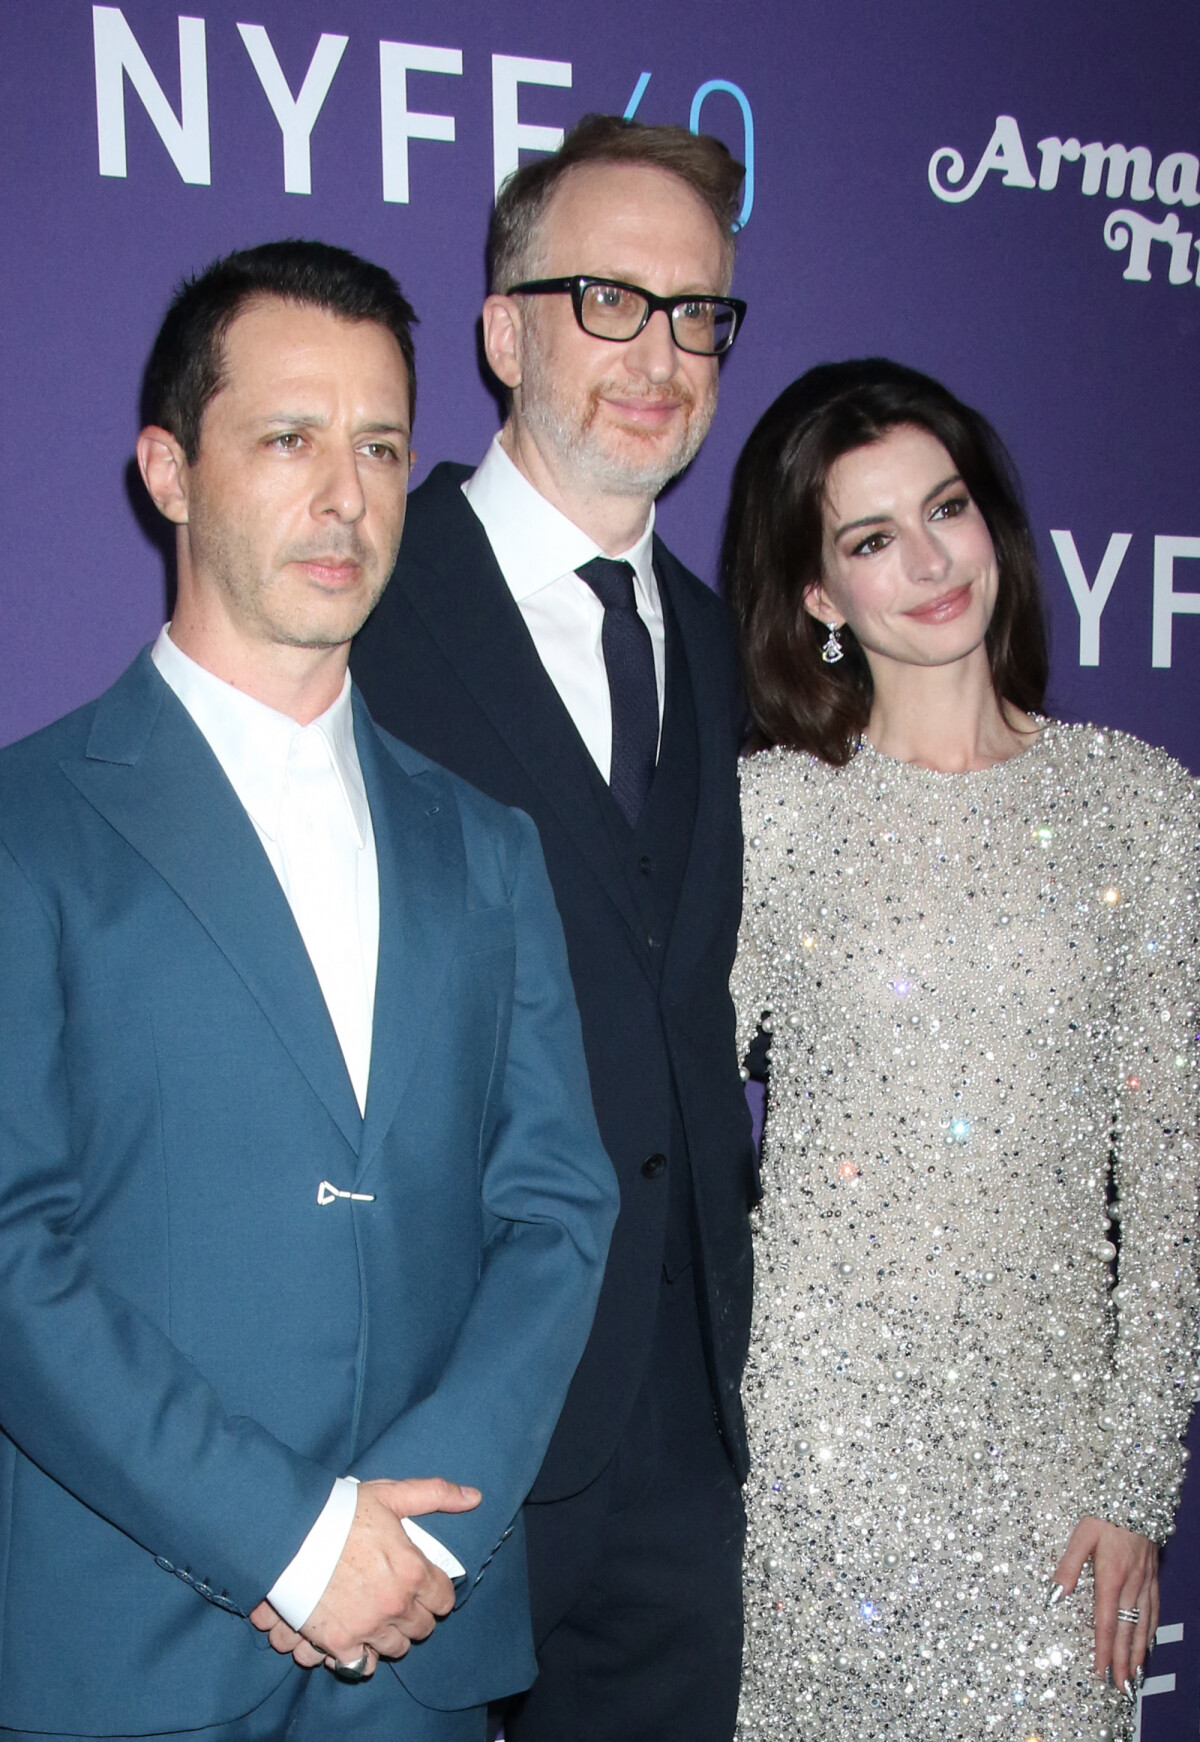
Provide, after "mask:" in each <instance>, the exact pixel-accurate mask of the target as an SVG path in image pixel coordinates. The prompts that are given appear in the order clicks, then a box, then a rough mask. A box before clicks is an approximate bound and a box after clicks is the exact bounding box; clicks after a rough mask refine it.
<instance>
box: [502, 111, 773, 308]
mask: <svg viewBox="0 0 1200 1742" xmlns="http://www.w3.org/2000/svg"><path fill="white" fill-rule="evenodd" d="M583 164H617V165H620V164H638V165H642V166H645V167H648V168H650V169H662V170H666V171H667V172H668V173H669V174H670V175H677V176H678V177H679V179H680V181H683V182H686V183H687V185H688V187H690V188H691V189H692V190H693V192H694V193H696V194H698V195H699V196H700V198H701V199H702V200H703V201H704V204H705V205H706V206H707V207H708V209H709V211H710V212H711V213H712V215H713V219H714V221H715V223H716V225H717V228H718V230H719V231H720V233H721V244H722V248H723V250H724V254H725V266H726V279H727V282H728V280H729V279H732V277H733V256H734V248H735V242H734V223H735V220H736V218H737V214H738V196H739V191H740V189H741V185H742V178H743V176H744V175H745V173H746V172H745V170H744V169H743V167H742V165H741V164H740V163H738V162H737V160H736V158H734V157H733V156H732V155H731V153H730V152H729V151H728V149H727V148H726V147H725V146H724V145H722V144H721V141H720V140H719V139H713V138H712V137H711V136H710V135H709V134H706V133H690V132H689V131H688V129H687V128H686V127H650V126H647V125H645V124H644V123H643V122H641V121H626V120H624V119H623V118H622V117H621V116H619V115H585V116H584V117H583V119H582V120H581V121H577V122H576V123H575V125H574V127H572V128H571V131H570V132H569V133H568V134H567V136H566V138H565V139H564V140H563V142H562V144H561V146H560V147H559V149H558V150H557V151H556V152H555V153H554V154H553V156H551V157H540V158H538V159H537V160H536V161H535V162H533V163H526V164H523V165H522V166H521V168H520V169H514V170H513V172H512V174H511V175H510V176H509V177H508V179H507V180H506V181H505V182H504V184H503V186H502V187H501V189H500V193H499V195H498V197H497V199H496V207H495V210H494V211H493V213H492V221H491V225H490V227H489V229H488V272H489V278H490V282H491V288H492V290H493V292H498V293H499V294H501V295H503V294H504V293H505V292H507V291H508V290H510V289H511V288H512V286H513V285H514V284H520V283H521V281H522V280H523V279H527V278H532V277H534V276H535V275H536V274H537V271H538V269H539V264H540V263H539V260H538V239H539V238H538V229H539V226H540V224H541V222H542V219H543V218H544V216H545V213H546V208H547V206H548V205H549V203H550V198H551V195H552V194H553V192H554V190H555V188H556V187H557V186H558V184H559V182H560V181H561V180H562V179H563V177H564V176H565V175H569V174H570V172H571V171H572V170H573V169H578V168H579V167H580V166H581V165H583ZM726 288H727V285H726Z"/></svg>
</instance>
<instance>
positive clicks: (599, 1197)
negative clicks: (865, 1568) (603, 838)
mask: <svg viewBox="0 0 1200 1742" xmlns="http://www.w3.org/2000/svg"><path fill="white" fill-rule="evenodd" d="M411 318H412V312H411V310H410V309H409V307H408V305H407V303H405V301H404V299H403V297H402V296H401V294H400V292H399V289H398V287H397V286H396V285H395V283H394V281H393V280H392V279H391V278H390V277H389V275H388V274H386V273H385V272H382V271H381V270H380V269H378V268H376V267H373V266H370V265H368V264H367V263H365V262H363V261H360V260H358V259H356V258H355V257H354V256H353V255H350V254H346V253H345V252H343V251H341V250H338V249H331V248H327V247H324V246H322V245H319V244H315V243H279V244H270V245H268V246H266V247H263V248H259V249H253V250H249V251H247V252H245V253H243V254H239V255H232V256H229V257H228V258H227V259H226V260H224V261H219V262H217V263H216V265H215V266H213V267H211V268H210V269H209V270H208V272H206V273H204V274H203V275H201V277H200V278H198V279H197V280H195V281H193V282H192V283H191V284H189V285H186V286H185V287H184V288H183V289H182V290H181V292H180V293H179V295H178V296H177V298H176V300H175V303H174V304H173V305H172V308H171V310H170V312H169V313H168V316H167V319H166V321H165V322H164V325H163V329H162V331H161V332H160V334H159V337H158V340H157V342H156V346H155V350H154V354H153V356H152V358H151V363H150V368H149V372H148V377H147V392H148V398H149V402H150V408H151V416H150V424H149V426H148V427H147V428H146V429H144V430H143V431H142V434H141V437H140V438H139V443H138V458H139V463H140V466H141V469H142V475H143V477H144V479H145V481H146V485H147V488H148V490H149V492H150V495H151V497H152V498H153V500H154V501H155V503H156V504H157V506H158V508H159V509H160V510H161V512H162V513H163V514H165V515H166V517H167V518H168V520H170V521H172V522H173V523H174V524H175V526H176V528H177V554H178V600H177V607H176V610H175V613H174V616H173V620H172V622H171V623H170V624H169V625H168V627H167V629H165V630H164V631H163V633H162V635H160V637H159V639H158V641H157V642H156V643H155V645H154V647H153V648H152V649H149V650H146V651H144V652H143V653H142V654H140V655H139V656H138V658H137V659H136V660H135V662H134V664H133V665H132V666H131V667H130V668H129V670H128V671H127V672H126V673H125V674H124V676H123V677H121V678H120V679H119V680H118V681H117V683H116V684H115V685H114V686H113V688H112V689H111V690H109V691H108V692H107V693H106V694H105V695H103V696H101V697H100V699H99V700H98V701H97V702H95V703H93V704H91V705H89V706H88V707H85V708H82V709H80V710H79V711H78V712H77V713H75V714H72V715H70V716H69V717H68V718H66V719H65V720H61V721H59V722H58V723H57V724H56V725H54V726H51V727H49V728H47V729H46V730H45V731H43V732H39V733H37V734H35V735H34V736H33V737H31V738H28V739H26V740H25V741H24V742H22V743H20V744H17V745H14V746H12V747H11V748H10V749H8V750H6V751H4V752H2V753H0V1349H2V1350H3V1357H2V1361H0V1736H5V1735H7V1736H8V1737H9V1738H10V1739H11V1738H12V1737H13V1736H16V1737H21V1738H28V1737H32V1736H45V1735H53V1736H58V1737H68V1738H81V1737H84V1736H87V1737H95V1736H164V1735H167V1734H175V1733H178V1732H180V1731H185V1732H187V1733H189V1734H196V1735H198V1736H201V1737H204V1738H206V1739H209V1742H267V1739H274V1738H283V1737H285V1736H286V1737H287V1738H289V1742H328V1739H329V1738H330V1737H332V1736H334V1735H336V1736H338V1737H346V1738H356V1739H361V1742H375V1739H376V1738H379V1739H382V1738H384V1737H387V1738H388V1739H389V1742H467V1739H471V1742H476V1739H481V1738H482V1736H483V1733H484V1708H485V1703H486V1701H487V1700H489V1699H491V1698H495V1697H496V1696H497V1695H500V1694H503V1693H506V1692H508V1691H511V1690H513V1689H516V1688H519V1687H521V1686H523V1685H526V1684H527V1683H528V1681H529V1680H530V1679H531V1677H532V1675H533V1667H534V1666H533V1656H532V1648H531V1644H530V1638H529V1623H528V1615H527V1599H526V1592H525V1568H524V1554H523V1548H522V1541H521V1535H520V1522H519V1509H520V1505H521V1502H522V1500H523V1498H524V1496H525V1494H526V1492H527V1490H528V1488H529V1487H530V1484H531V1483H532V1480H533V1478H534V1476H535V1474H536V1473H537V1469H538V1466H539V1463H540V1460H541V1457H542V1454H543V1452H544V1450H545V1446H546V1443H547V1441H548V1439H549V1436H550V1433H551V1431H552V1429H553V1427H554V1424H555V1420H556V1418H557V1415H558V1411H559V1408H560V1406H561V1403H562V1400H563V1397H564V1394H565V1392H566V1388H567V1384H568V1381H569V1379H570V1377H571V1373H572V1370H573V1368H574V1365H575V1363H576V1361H577V1359H578V1356H579V1353H580V1351H581V1349H582V1347H583V1344H584V1341H585V1339H586V1336H587V1332H588V1328H589V1325H590V1322H591V1317H592V1312H593V1308H594V1304H595V1299H596V1294H597V1291H598V1288H599V1285H600V1279H601V1273H602V1268H603V1262H604V1256H605V1252H606V1249H607V1244H608V1237H609V1232H610V1229H611V1226H612V1221H613V1217H614V1215H615V1209H616V1192H615V1186H614V1181H613V1176H612V1170H611V1167H610V1165H609V1163H608V1160H607V1157H606V1156H605V1154H604V1152H603V1150H602V1148H601V1146H600V1142H599V1138H598V1136H597V1133H596V1128H595V1123H594V1119H593V1116H592V1110H591V1101H590V1095H589V1090H588V1082H587V1075H586V1070H585V1067H584V1062H583V1055H582V1049H581V1043H580V1036H579V1024H578V1018H577V1015H576V1010H575V1005H574V1001H573V998H572V994H571V989H570V981H569V978H568V973H567V964H566V957H565V951H564V947H563V941H562V935H561V931H560V928H559V923H558V918H557V915H556V912H555V908H554V903H553V899H552V897H551V894H550V890H549V886H548V883H547V880H546V875H545V870H544V867H543V863H542V857H541V851H540V848H539V845H538V841H537V836H536V833H535V831H534V829H533V826H532V824H530V823H529V821H528V819H527V818H525V817H523V816H522V815H521V814H520V813H518V812H515V811H509V810H505V809H504V808H503V807H501V806H500V805H497V804H495V803H493V802H492V801H490V800H488V799H486V798H484V797H482V796H481V795H480V794H479V793H477V792H476V791H474V790H473V789H472V788H471V787H469V786H467V785H466V784H465V783H463V782H462V781H460V780H457V779H456V778H454V777H453V776H451V775H449V774H447V773H445V772H444V771H443V770H441V769H439V768H438V767H436V766H435V765H434V764H432V763H430V762H429V761H427V760H426V759H425V758H424V757H422V756H419V755H417V754H416V753H415V752H413V751H411V750H408V749H407V748H405V747H404V746H403V745H401V744H399V743H398V742H396V741H395V740H394V739H391V738H389V737H387V736H386V735H385V734H384V733H382V732H380V731H379V730H378V729H377V728H376V727H375V726H374V725H373V724H372V722H371V720H370V717H369V716H368V714H367V712H366V709H365V708H364V706H363V705H362V702H361V700H360V698H359V697H358V696H357V694H356V693H355V692H354V691H353V688H352V686H351V683H350V680H349V677H348V676H347V672H346V659H347V650H348V646H349V642H350V638H351V636H352V635H353V634H354V633H355V631H356V630H357V629H358V628H359V627H360V626H361V624H362V622H363V621H364V619H365V617H366V616H367V614H368V613H369V612H370V610H371V608H372V606H373V605H374V604H375V602H376V600H377V599H378V597H379V594H380V592H381V591H382V588H383V586H384V583H385V581H386V579H387V576H388V575H389V574H390V572H391V569H392V566H393V562H394V559H395V555H396V548H397V545H398V543H399V538H400V531H401V527H402V524H403V519H404V504H405V492H406V488H407V481H408V467H409V461H410V452H409V436H410V429H411V414H412V404H413V387H414V382H413V370H412V345H411V339H410V336H409V321H410V320H411ZM360 1484H361V1485H360ZM381 1659H384V1660H387V1661H385V1662H381V1661H380V1660H381Z"/></svg>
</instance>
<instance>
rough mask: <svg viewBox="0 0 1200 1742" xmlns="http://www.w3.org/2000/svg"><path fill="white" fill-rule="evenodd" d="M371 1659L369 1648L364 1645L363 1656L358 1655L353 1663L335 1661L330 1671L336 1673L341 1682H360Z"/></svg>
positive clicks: (332, 1673)
mask: <svg viewBox="0 0 1200 1742" xmlns="http://www.w3.org/2000/svg"><path fill="white" fill-rule="evenodd" d="M370 1661H371V1660H370V1656H369V1654H368V1652H367V1648H366V1646H364V1647H363V1652H362V1656H361V1657H356V1658H355V1659H354V1661H353V1663H335V1664H334V1666H333V1668H332V1669H331V1670H330V1672H329V1673H330V1674H331V1675H335V1676H336V1677H337V1679H338V1680H339V1681H340V1682H360V1681H361V1680H362V1679H363V1677H364V1675H366V1673H367V1665H368V1663H369V1662H370Z"/></svg>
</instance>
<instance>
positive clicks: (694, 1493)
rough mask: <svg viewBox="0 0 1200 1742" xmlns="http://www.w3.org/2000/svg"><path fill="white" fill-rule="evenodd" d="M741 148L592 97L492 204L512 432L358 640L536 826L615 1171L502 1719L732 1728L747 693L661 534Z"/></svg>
mask: <svg viewBox="0 0 1200 1742" xmlns="http://www.w3.org/2000/svg"><path fill="white" fill-rule="evenodd" d="M740 179H741V169H740V166H738V165H736V164H735V163H733V161H732V160H731V158H730V157H729V154H728V153H727V152H726V151H725V149H724V147H723V146H721V145H720V144H718V143H717V141H715V140H712V139H704V138H696V137H694V136H693V135H691V134H690V133H687V132H685V131H684V130H683V129H682V128H674V127H666V128H660V127H641V126H639V125H637V124H636V123H627V122H621V121H617V120H614V119H611V118H608V117H590V118H588V119H587V120H585V121H584V122H581V123H580V124H579V126H578V127H576V128H575V129H574V130H573V131H572V133H571V134H569V135H568V137H567V139H566V141H565V142H564V145H563V147H562V149H561V150H560V152H559V153H558V154H557V155H556V156H554V157H550V158H543V159H541V160H540V161H538V162H536V163H532V164H529V165H527V166H526V167H524V168H522V169H520V170H519V171H517V172H516V173H515V174H514V175H513V177H512V178H511V179H510V181H509V182H508V183H507V184H506V185H505V187H504V189H503V190H502V192H501V194H500V198H499V200H498V202H497V207H496V213H495V217H494V220H493V227H492V235H491V248H490V253H491V270H492V287H493V294H492V295H490V296H489V297H488V299H487V301H486V303H485V304H484V311H483V332H484V340H485V345H486V350H487V357H488V361H489V363H490V365H491V367H492V369H493V371H494V372H495V374H496V376H497V378H498V379H499V381H500V382H501V383H502V384H503V386H504V387H505V389H506V390H507V392H508V395H509V401H510V409H509V415H508V418H507V421H506V422H505V424H504V427H503V429H502V430H501V431H500V433H499V436H498V437H497V439H496V441H495V442H494V443H493V445H492V447H491V449H490V450H489V452H488V454H487V456H486V458H485V459H484V461H483V464H482V465H481V466H480V467H479V468H478V470H477V471H475V472H474V474H471V473H470V471H469V469H468V468H465V467H455V466H448V465H441V466H438V467H436V468H435V470H434V471H433V473H432V475H431V476H430V478H429V480H428V481H427V482H426V483H425V484H423V485H422V486H421V488H420V489H419V490H418V491H416V492H415V493H414V496H413V499H412V502H411V504H410V512H409V522H408V530H407V531H406V533H405V542H404V549H403V552H402V555H401V560H400V564H399V568H398V570H397V574H396V576H395V578H394V580H393V582H392V585H391V587H390V589H389V591H388V593H387V595H386V596H385V599H384V601H383V604H382V606H381V608H380V610H379V611H378V612H377V613H376V615H375V617H374V618H373V619H372V621H371V623H370V624H368V626H367V628H366V630H365V632H364V634H363V635H362V636H361V637H360V638H359V640H358V642H357V644H356V647H355V651H354V653H353V655H352V661H353V666H354V670H355V674H356V677H357V680H358V682H359V683H360V684H361V686H362V688H363V691H364V694H365V695H366V696H367V697H368V699H369V701H370V705H371V707H372V708H373V710H375V711H376V713H377V716H378V717H379V718H380V719H381V720H382V721H384V722H386V723H387V724H388V726H389V727H390V728H391V729H393V730H396V731H399V732H401V733H403V735H404V736H405V737H406V738H407V739H409V740H411V741H412V742H415V743H416V744H418V745H419V746H420V747H421V748H422V749H423V750H425V752H426V753H427V754H429V755H432V756H435V757H436V758H437V759H438V760H440V761H443V762H445V763H446V764H447V766H449V767H451V768H453V769H454V770H455V771H456V772H457V773H460V774H462V775H463V776H464V777H465V778H467V779H468V780H470V781H472V782H473V783H474V784H475V785H477V786H479V787H481V788H482V789H483V790H484V791H486V792H488V793H490V794H491V795H492V796H493V797H497V798H500V799H502V800H503V801H504V802H506V803H510V804H516V805H519V806H520V807H521V808H522V809H524V810H526V811H527V812H528V813H529V814H530V815H531V816H532V817H533V818H534V820H535V822H536V823H537V826H538V830H539V833H540V835H541V839H542V845H543V848H544V850H545V853H546V860H547V865H548V868H549V871H550V878H551V882H552V884H553V887H554V893H555V898H556V900H557V903H558V909H559V913H560V914H561V916H562V920H563V926H564V929H565V932H566V936H567V950H568V955H569V957H570V962H571V972H572V977H573V981H574V986H575V993H576V997H577V999H578V1003H579V1008H580V1014H581V1017H582V1021H583V1031H584V1044H585V1048H586V1051H587V1057H588V1066H589V1071H590V1075H591V1083H592V1094H593V1098H594V1101H595V1106H596V1113H597V1118H598V1121H599V1125H600V1131H601V1135H602V1137H603V1139H604V1143H605V1147H606V1148H607V1150H608V1152H609V1154H610V1156H611V1157H612V1159H613V1162H614V1164H615V1166H616V1170H617V1176H618V1179H619V1181H620V1187H621V1213H620V1217H619V1219H618V1222H617V1227H616V1231H615V1233H614V1236H613V1242H612V1247H611V1252H610V1256H609V1261H608V1268H607V1273H606V1276H605V1282H604V1288H603V1291H602V1294H601V1298H600V1305H599V1307H598V1309H597V1314H596V1321H595V1325H594V1327H593V1330H592V1334H591V1338H590V1340H589V1343H588V1347H587V1350H586V1352H585V1354H584V1357H583V1360H582V1361H581V1363H580V1366H579V1369H578V1371H577V1373H576V1375H575V1379H574V1381H573V1383H572V1386H571V1390H570V1392H569V1394H568V1398H567V1403H566V1405H565V1407H564V1410H563V1414H562V1417H561V1419H560V1422H559V1425H558V1428H557V1430H556V1433H555V1436H554V1439H553V1441H552V1443H551V1446H550V1450H549V1452H548V1454H547V1456H546V1460H545V1462H544V1464H543V1466H542V1470H541V1474H540V1476H539V1478H538V1481H537V1484H536V1486H535V1488H534V1491H533V1495H532V1500H531V1503H530V1504H529V1505H528V1506H527V1507H526V1531H527V1547H528V1554H529V1567H530V1578H531V1590H532V1600H533V1612H534V1633H535V1640H536V1643H537V1648H538V1679H537V1681H536V1682H535V1684H534V1686H533V1688H532V1689H531V1690H530V1693H529V1694H528V1696H526V1697H525V1698H523V1699H522V1700H520V1701H518V1702H517V1703H516V1704H515V1705H514V1706H512V1707H511V1708H510V1709H509V1710H508V1711H507V1713H506V1716H505V1733H506V1735H507V1736H508V1737H509V1739H510V1742H642V1739H644V1742H676V1739H678V1742H728V1738H729V1737H730V1735H731V1733H732V1729H733V1723H734V1716H735V1709H736V1702H737V1688H738V1678H739V1670H740V1652H741V1548H742V1537H743V1518H742V1508H741V1498H740V1491H739V1479H740V1478H742V1477H743V1476H744V1474H745V1468H746V1452H745V1440H744V1432H743V1424H742V1415H741V1407H740V1401H739V1382H740V1378H741V1371H742V1364H743V1360H744V1356H745V1350H746V1341H747V1328H748V1319H749V1303H750V1269H751V1265H750V1249H749V1231H748V1224H747V1206H748V1203H749V1201H750V1200H751V1198H752V1195H753V1189H754V1186H753V1166H752V1156H751V1146H750V1133H749V1121H748V1118H747V1113H746V1107H745V1101H744V1097H743V1094H742V1085H741V1081H740V1078H739V1072H738V1067H737V1060H736V1057H735V1047H734V1029H733V1013H732V1009H731V1006H730V1001H729V996H728V990H727V981H728V975H729V970H730V965H731V962H732V957H733V951H734V944H735V938H736V933H737V924H738V917H739V909H740V902H741V836H740V828H739V821H738V803H737V781H736V769H735V758H736V754H737V747H738V738H739V726H740V703H739V691H738V684H737V680H736V675H735V661H734V654H733V646H732V639H731V635H730V631H729V627H728V623H727V619H726V613H725V609H724V607H723V605H722V603H721V601H720V600H719V599H718V598H717V597H716V596H715V595H714V594H713V593H711V592H710V591H709V590H708V589H707V588H706V587H704V586H703V585H702V584H701V583H700V582H699V581H698V580H696V579H695V577H694V576H692V575H690V574H688V573H687V571H686V570H685V569H684V568H683V567H682V566H681V565H680V564H679V563H678V562H676V561H675V559H674V558H673V557H672V556H671V554H670V552H669V551H668V550H667V549H666V548H665V547H664V546H663V545H662V543H661V542H660V541H659V540H658V539H657V538H656V537H655V536H654V532H653V505H654V498H655V496H656V495H657V493H658V491H659V490H660V489H661V488H662V486H663V485H664V484H665V483H666V482H667V480H668V479H669V478H671V477H672V476H673V475H674V474H675V473H676V472H678V471H679V470H680V469H681V468H682V467H683V466H685V465H686V464H687V462H688V460H689V459H690V458H691V457H692V455H693V454H694V453H695V452H696V449H697V448H698V447H699V445H700V443H701V441H702V440H703V438H704V435H705V432H706V430H707V428H708V424H709V420H710V418H711V416H712V412H713V407H714V404H715V400H716V390H717V368H718V355H719V353H720V352H721V351H722V350H723V349H726V348H727V347H728V345H729V344H730V343H731V342H732V339H733V336H734V333H735V331H736V328H737V324H738V322H739V320H740V318H741V315H742V313H743V312H744V311H743V307H742V305H741V304H740V303H737V302H736V301H734V300H733V299H731V298H730V296H729V284H730V276H731V272H732V266H733V235H732V219H733V216H734V213H735V211H736V209H737V208H736V201H737V193H738V186H739V183H740Z"/></svg>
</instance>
